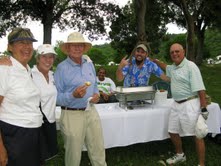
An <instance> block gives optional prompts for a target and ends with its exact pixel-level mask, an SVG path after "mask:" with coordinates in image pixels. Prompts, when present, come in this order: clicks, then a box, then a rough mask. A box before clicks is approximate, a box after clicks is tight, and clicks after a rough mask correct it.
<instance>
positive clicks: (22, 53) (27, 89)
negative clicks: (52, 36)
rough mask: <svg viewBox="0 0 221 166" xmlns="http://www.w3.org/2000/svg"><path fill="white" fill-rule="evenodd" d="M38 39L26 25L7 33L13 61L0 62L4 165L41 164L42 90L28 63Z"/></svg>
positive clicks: (0, 139) (0, 134) (0, 158)
mask: <svg viewBox="0 0 221 166" xmlns="http://www.w3.org/2000/svg"><path fill="white" fill-rule="evenodd" d="M36 41H37V40H36V39H34V36H33V34H32V33H31V31H30V30H29V29H27V28H15V29H13V30H12V32H11V33H10V34H9V35H8V51H9V52H10V53H11V56H10V60H11V62H12V65H11V66H0V73H1V74H0V80H1V81H0V165H1V166H6V165H7V166H40V131H41V129H40V127H41V125H42V114H41V112H40V111H39V102H40V91H39V89H38V88H37V87H36V85H35V84H34V82H33V80H32V78H31V70H30V67H29V65H28V62H29V61H30V60H31V58H32V54H33V51H34V49H33V42H36Z"/></svg>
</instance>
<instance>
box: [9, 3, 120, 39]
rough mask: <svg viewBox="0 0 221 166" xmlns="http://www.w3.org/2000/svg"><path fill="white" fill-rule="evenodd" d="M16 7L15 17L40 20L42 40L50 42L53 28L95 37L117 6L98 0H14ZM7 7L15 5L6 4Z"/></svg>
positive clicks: (101, 32) (104, 32) (100, 33)
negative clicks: (76, 31)
mask: <svg viewBox="0 0 221 166" xmlns="http://www.w3.org/2000/svg"><path fill="white" fill-rule="evenodd" d="M15 4H16V6H18V7H19V8H18V9H19V14H17V17H19V18H22V19H23V20H24V21H28V19H29V18H31V20H33V21H41V23H42V24H43V31H44V38H43V42H44V43H51V35H52V28H53V27H55V26H58V27H59V28H60V29H61V30H66V29H67V28H72V29H73V30H78V31H81V32H84V33H87V34H88V35H89V38H90V39H95V38H98V37H100V36H103V35H105V34H106V30H105V26H106V25H108V24H109V20H110V19H112V18H114V17H115V11H117V10H119V7H118V6H116V5H114V4H112V3H102V2H101V0H84V1H81V0H15ZM7 8H8V10H12V11H14V10H15V8H13V7H11V6H7Z"/></svg>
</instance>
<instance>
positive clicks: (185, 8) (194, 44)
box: [163, 0, 221, 65]
mask: <svg viewBox="0 0 221 166" xmlns="http://www.w3.org/2000/svg"><path fill="white" fill-rule="evenodd" d="M219 1H220V0H218V1H215V0H212V1H206V0H189V1H186V0H163V2H164V3H167V4H168V6H170V8H168V9H170V12H171V13H174V16H172V15H171V16H172V17H171V18H172V19H173V20H174V21H175V22H176V23H177V24H178V25H179V26H182V27H184V28H186V29H187V41H186V54H187V58H188V59H190V60H192V61H194V62H196V64H198V65H200V64H201V63H202V60H203V48H204V38H205V36H204V34H205V30H206V28H208V27H209V26H210V25H211V24H212V23H213V22H214V20H213V18H214V17H215V15H216V14H220V12H221V10H216V12H214V10H213V9H214V8H216V6H219V4H220V2H219Z"/></svg>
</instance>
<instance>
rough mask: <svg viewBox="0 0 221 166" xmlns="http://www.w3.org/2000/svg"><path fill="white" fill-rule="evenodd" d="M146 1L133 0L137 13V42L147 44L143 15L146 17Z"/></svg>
mask: <svg viewBox="0 0 221 166" xmlns="http://www.w3.org/2000/svg"><path fill="white" fill-rule="evenodd" d="M146 3H147V2H146V0H135V6H136V13H137V38H138V39H137V40H138V43H139V42H145V43H146V42H147V36H146V32H145V15H146Z"/></svg>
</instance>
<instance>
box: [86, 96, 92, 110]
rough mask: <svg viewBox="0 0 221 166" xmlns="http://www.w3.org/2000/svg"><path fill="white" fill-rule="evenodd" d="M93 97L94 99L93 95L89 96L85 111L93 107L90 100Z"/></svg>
mask: <svg viewBox="0 0 221 166" xmlns="http://www.w3.org/2000/svg"><path fill="white" fill-rule="evenodd" d="M91 99H92V97H89V98H88V99H87V107H86V110H85V111H89V110H91V107H92V103H91V102H90V101H91Z"/></svg>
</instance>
